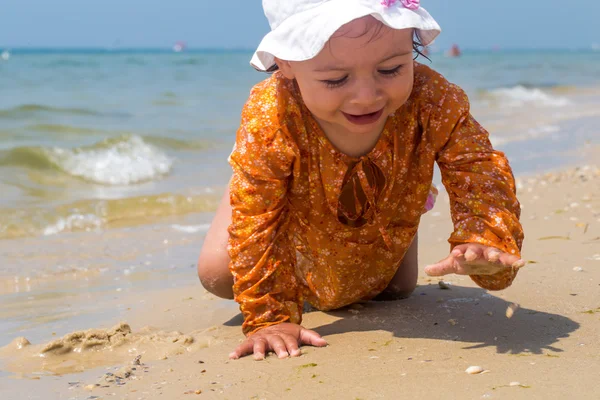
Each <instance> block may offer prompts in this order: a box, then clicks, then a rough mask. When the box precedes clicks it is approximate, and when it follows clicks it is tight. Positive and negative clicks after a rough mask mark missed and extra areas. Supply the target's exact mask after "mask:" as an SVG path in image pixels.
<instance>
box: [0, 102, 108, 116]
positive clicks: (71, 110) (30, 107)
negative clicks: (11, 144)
mask: <svg viewBox="0 0 600 400" xmlns="http://www.w3.org/2000/svg"><path fill="white" fill-rule="evenodd" d="M37 113H53V114H71V115H88V116H89V115H101V114H100V113H99V112H97V111H94V110H89V109H87V108H76V107H53V106H47V105H43V104H21V105H19V106H15V107H12V108H5V109H0V118H22V117H27V116H31V115H33V114H37Z"/></svg>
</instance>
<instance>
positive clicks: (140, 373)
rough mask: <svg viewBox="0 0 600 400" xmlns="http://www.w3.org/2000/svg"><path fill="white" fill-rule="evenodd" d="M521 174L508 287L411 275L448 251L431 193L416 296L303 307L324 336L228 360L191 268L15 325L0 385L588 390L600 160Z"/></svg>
mask: <svg viewBox="0 0 600 400" xmlns="http://www.w3.org/2000/svg"><path fill="white" fill-rule="evenodd" d="M596 150H597V149H596ZM598 155H600V152H599V151H594V152H592V153H591V156H590V157H591V159H592V160H594V159H595V160H598V159H600V157H597V156H598ZM518 187H519V198H520V200H521V202H522V206H523V215H522V222H523V225H524V228H525V234H526V239H525V244H524V251H523V257H524V259H526V260H527V261H528V263H527V265H526V266H525V267H524V268H523V269H521V271H520V273H519V276H518V278H517V279H516V280H515V282H514V284H513V286H511V287H510V288H508V289H506V290H503V291H500V292H488V291H486V290H483V289H480V288H478V287H477V286H476V285H475V284H473V283H472V282H471V280H470V279H469V278H468V277H460V276H446V277H444V278H443V281H444V282H445V283H444V284H442V285H440V284H439V279H437V278H430V277H427V276H426V275H425V274H424V273H423V272H422V268H423V267H424V266H425V265H427V264H429V263H432V262H435V261H437V260H439V259H441V258H443V257H445V256H446V255H447V252H448V244H447V242H446V239H447V237H448V235H449V233H450V230H451V221H450V217H449V214H448V204H447V201H448V200H447V196H445V195H444V194H443V193H442V194H441V195H440V198H439V200H438V204H437V205H436V207H435V208H434V210H432V211H431V212H430V213H428V214H426V215H425V217H424V218H423V221H422V224H421V227H420V233H419V234H420V240H419V244H420V249H419V254H420V265H421V273H420V276H419V286H418V288H417V290H416V291H415V293H414V294H413V295H412V296H411V297H410V298H409V299H406V300H401V301H395V302H377V303H376V302H369V303H366V304H362V305H356V306H352V307H348V308H346V309H343V310H338V311H335V312H327V313H324V312H319V311H313V312H309V313H307V314H305V316H304V325H305V326H306V327H308V328H311V329H315V330H316V331H317V332H319V333H320V334H321V335H323V337H324V338H325V339H326V340H327V341H328V343H329V345H328V346H327V347H325V348H312V347H304V348H303V349H302V356H300V357H297V358H288V359H283V360H280V359H277V357H275V356H269V357H267V359H266V360H264V361H254V360H253V359H252V358H251V357H245V358H242V359H239V360H235V361H230V360H228V358H227V355H228V354H229V352H230V351H231V350H232V349H233V348H234V347H235V346H236V345H237V344H238V343H239V342H240V341H241V340H242V338H243V336H242V334H241V329H240V324H241V317H240V315H239V312H238V310H237V307H236V305H235V304H234V303H232V302H226V301H221V300H218V299H216V298H214V297H213V296H212V295H210V294H208V293H206V291H204V290H203V289H202V287H201V286H200V284H199V282H197V281H196V280H195V278H193V274H194V270H193V269H192V268H189V269H188V271H189V272H187V273H189V274H190V282H189V283H188V284H186V285H180V286H178V287H175V288H169V289H154V290H149V291H144V292H141V293H138V292H136V291H130V292H128V293H127V294H126V295H123V296H121V297H119V300H118V302H119V304H127V305H128V306H127V308H126V309H122V310H121V311H120V312H119V313H118V315H113V316H111V317H108V318H105V319H104V320H102V324H93V323H90V322H88V324H90V325H88V327H87V328H88V329H85V330H81V331H72V332H70V334H68V335H66V336H64V337H54V338H51V335H50V333H46V336H45V340H42V341H40V342H39V343H33V344H27V342H26V341H25V339H17V338H15V341H13V342H12V343H11V344H9V345H8V346H6V347H4V348H3V349H2V350H0V357H2V359H3V360H4V367H3V369H4V370H6V371H10V372H11V374H12V377H0V398H2V399H25V398H27V399H114V398H117V399H155V398H168V399H180V398H181V399H190V398H198V399H213V398H214V399H280V398H283V399H288V398H289V399H297V398H302V399H378V398H390V399H397V398H424V399H438V398H441V399H454V398H456V399H481V398H490V399H525V398H527V399H529V398H536V399H537V398H539V399H542V398H543V399H564V398H571V399H580V398H581V399H583V398H586V399H587V398H600V389H598V386H597V381H598V371H599V370H600V342H599V341H598V337H599V334H600V170H599V169H598V168H597V167H596V166H583V167H579V168H577V169H574V168H571V169H568V170H564V171H557V172H553V173H549V174H546V175H539V176H534V177H520V178H519V179H518ZM517 305H518V306H517ZM507 310H508V311H507ZM509 316H510V318H509ZM40 336H44V335H40ZM27 339H29V340H31V339H30V338H27ZM50 339H52V340H50ZM44 349H45V350H46V351H45V352H44ZM41 354H42V355H43V357H40V355H41ZM469 367H480V368H479V370H481V371H483V372H481V373H477V374H468V373H467V372H465V371H466V370H467V369H468V368H469ZM77 371H79V372H77ZM82 371H83V372H82Z"/></svg>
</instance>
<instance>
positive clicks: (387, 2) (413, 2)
mask: <svg viewBox="0 0 600 400" xmlns="http://www.w3.org/2000/svg"><path fill="white" fill-rule="evenodd" d="M395 3H396V0H382V1H381V4H382V5H383V6H384V7H391V6H393V5H394V4H395ZM400 3H402V5H403V6H404V7H405V8H408V9H409V10H416V9H417V8H419V5H420V3H421V0H400Z"/></svg>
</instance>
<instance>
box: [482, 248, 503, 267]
mask: <svg viewBox="0 0 600 400" xmlns="http://www.w3.org/2000/svg"><path fill="white" fill-rule="evenodd" d="M483 254H484V257H485V259H486V260H487V261H489V262H491V263H497V262H498V261H501V260H500V256H502V255H504V254H506V253H503V252H502V251H500V250H498V249H497V248H495V247H488V248H487V249H485V251H484V253H483Z"/></svg>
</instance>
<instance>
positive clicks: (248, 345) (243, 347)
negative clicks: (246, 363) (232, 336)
mask: <svg viewBox="0 0 600 400" xmlns="http://www.w3.org/2000/svg"><path fill="white" fill-rule="evenodd" d="M253 347H254V343H253V342H252V340H250V339H246V340H245V341H244V342H243V343H242V344H240V345H239V346H238V347H236V348H235V350H234V351H232V352H231V353H229V358H231V359H232V360H236V359H238V358H240V357H243V356H245V355H246V354H250V353H252V348H253Z"/></svg>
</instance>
